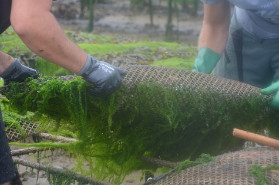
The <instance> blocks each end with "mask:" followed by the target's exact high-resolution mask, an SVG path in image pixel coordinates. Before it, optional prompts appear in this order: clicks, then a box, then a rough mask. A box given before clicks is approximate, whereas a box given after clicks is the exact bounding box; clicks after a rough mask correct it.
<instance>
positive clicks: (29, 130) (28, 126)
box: [6, 122, 37, 142]
mask: <svg viewBox="0 0 279 185" xmlns="http://www.w3.org/2000/svg"><path fill="white" fill-rule="evenodd" d="M20 126H21V132H19V131H18V129H17V128H15V127H11V128H9V129H8V130H7V131H6V134H7V137H8V140H9V142H13V141H18V140H20V139H23V138H25V137H27V136H30V135H32V134H33V133H34V132H35V129H36V128H37V125H36V124H35V123H31V122H28V123H21V124H20Z"/></svg>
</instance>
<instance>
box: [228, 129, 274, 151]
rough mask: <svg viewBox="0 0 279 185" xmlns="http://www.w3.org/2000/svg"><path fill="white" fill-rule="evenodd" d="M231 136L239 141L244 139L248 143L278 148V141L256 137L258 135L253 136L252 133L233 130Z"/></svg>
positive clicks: (260, 136)
mask: <svg viewBox="0 0 279 185" xmlns="http://www.w3.org/2000/svg"><path fill="white" fill-rule="evenodd" d="M233 136H235V137H238V138H241V139H245V140H248V141H253V142H256V143H259V144H262V145H266V146H271V147H275V148H279V140H276V139H272V138H269V137H266V136H262V135H258V134H254V133H251V132H247V131H244V130H240V129H237V128H235V129H233Z"/></svg>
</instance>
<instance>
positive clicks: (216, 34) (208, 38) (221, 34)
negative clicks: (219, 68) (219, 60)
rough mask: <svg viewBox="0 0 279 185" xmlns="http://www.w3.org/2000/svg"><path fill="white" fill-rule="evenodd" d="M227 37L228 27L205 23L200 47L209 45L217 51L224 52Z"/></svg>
mask: <svg viewBox="0 0 279 185" xmlns="http://www.w3.org/2000/svg"><path fill="white" fill-rule="evenodd" d="M227 39H228V28H226V27H220V28H216V27H214V26H211V25H204V26H203V28H202V30H201V34H200V38H199V43H198V47H199V48H201V47H208V48H210V49H211V50H213V51H215V52H216V53H218V54H222V53H223V52H224V49H225V46H226V43H227Z"/></svg>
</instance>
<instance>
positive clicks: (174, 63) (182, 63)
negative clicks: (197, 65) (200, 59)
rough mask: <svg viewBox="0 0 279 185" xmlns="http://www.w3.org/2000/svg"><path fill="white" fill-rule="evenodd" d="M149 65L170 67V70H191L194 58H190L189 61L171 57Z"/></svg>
mask: <svg viewBox="0 0 279 185" xmlns="http://www.w3.org/2000/svg"><path fill="white" fill-rule="evenodd" d="M151 65H154V66H164V67H172V68H177V69H183V70H191V69H192V68H193V65H194V57H191V58H189V59H184V58H178V57H172V58H167V59H163V60H158V61H155V62H153V63H152V64H151Z"/></svg>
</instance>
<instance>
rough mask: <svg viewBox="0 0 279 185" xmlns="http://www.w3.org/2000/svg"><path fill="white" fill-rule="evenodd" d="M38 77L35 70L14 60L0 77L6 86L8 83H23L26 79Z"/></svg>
mask: <svg viewBox="0 0 279 185" xmlns="http://www.w3.org/2000/svg"><path fill="white" fill-rule="evenodd" d="M38 76H39V75H38V72H37V71H36V70H35V69H32V68H29V67H26V66H24V65H22V64H20V62H19V61H18V59H15V61H14V62H13V63H12V64H11V65H10V66H9V67H8V68H7V69H6V70H5V71H4V73H3V74H2V75H1V77H2V78H3V79H4V85H8V84H9V83H10V82H23V81H24V80H25V79H26V78H28V77H33V78H38Z"/></svg>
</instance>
